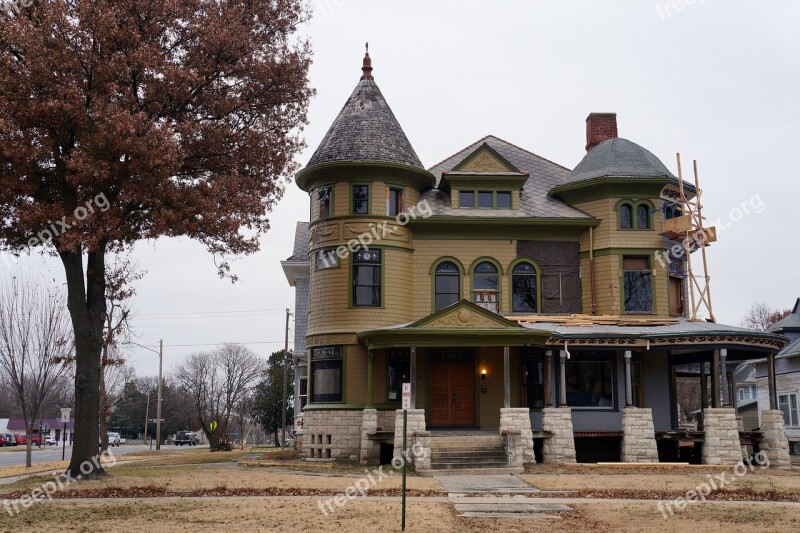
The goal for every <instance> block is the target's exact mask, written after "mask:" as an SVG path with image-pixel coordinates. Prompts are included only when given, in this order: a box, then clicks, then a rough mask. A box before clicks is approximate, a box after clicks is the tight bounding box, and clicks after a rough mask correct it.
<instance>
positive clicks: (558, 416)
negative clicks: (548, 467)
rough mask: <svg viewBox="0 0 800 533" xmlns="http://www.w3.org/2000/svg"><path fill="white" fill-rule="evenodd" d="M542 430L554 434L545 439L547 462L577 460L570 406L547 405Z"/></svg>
mask: <svg viewBox="0 0 800 533" xmlns="http://www.w3.org/2000/svg"><path fill="white" fill-rule="evenodd" d="M542 431H549V432H550V433H552V434H553V436H552V437H550V438H549V439H544V446H543V450H542V453H543V455H544V457H543V459H544V463H545V464H565V463H574V462H576V456H575V436H574V434H573V431H572V410H571V409H570V408H569V407H545V408H544V409H543V410H542Z"/></svg>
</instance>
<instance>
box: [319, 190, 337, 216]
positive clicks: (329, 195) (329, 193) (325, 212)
mask: <svg viewBox="0 0 800 533" xmlns="http://www.w3.org/2000/svg"><path fill="white" fill-rule="evenodd" d="M323 206H325V207H324V209H323ZM317 208H318V210H319V211H318V218H319V219H320V220H322V219H325V218H329V217H331V216H332V215H333V187H327V186H326V187H320V188H319V189H318V190H317Z"/></svg>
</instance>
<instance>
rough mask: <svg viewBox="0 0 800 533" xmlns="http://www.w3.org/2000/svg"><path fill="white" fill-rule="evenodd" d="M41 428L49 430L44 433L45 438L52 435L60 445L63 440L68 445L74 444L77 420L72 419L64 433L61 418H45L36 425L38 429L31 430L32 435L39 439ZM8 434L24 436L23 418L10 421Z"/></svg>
mask: <svg viewBox="0 0 800 533" xmlns="http://www.w3.org/2000/svg"><path fill="white" fill-rule="evenodd" d="M40 427H42V428H45V427H46V428H47V430H45V431H42V435H43V436H45V437H46V436H48V435H50V436H51V437H53V438H54V439H55V440H56V441H57V442H58V443H61V442H62V440H63V439H66V441H67V444H72V439H73V437H74V435H73V431H74V429H75V419H72V418H71V419H70V421H69V422H68V423H67V430H66V432H64V423H63V422H62V421H61V419H60V418H44V419H42V420H41V421H39V423H37V424H36V427H34V428H33V429H32V430H31V435H32V436H34V437H38V436H39V428H40ZM8 432H9V433H14V434H21V435H24V434H25V421H24V420H23V419H21V418H11V419H10V420H9V421H8Z"/></svg>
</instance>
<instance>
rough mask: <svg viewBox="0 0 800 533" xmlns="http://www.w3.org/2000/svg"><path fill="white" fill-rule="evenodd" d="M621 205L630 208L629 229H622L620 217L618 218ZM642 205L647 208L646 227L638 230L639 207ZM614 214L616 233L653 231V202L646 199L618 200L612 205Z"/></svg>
mask: <svg viewBox="0 0 800 533" xmlns="http://www.w3.org/2000/svg"><path fill="white" fill-rule="evenodd" d="M623 204H628V205H629V206H630V208H631V227H630V228H623V227H622V217H620V215H619V213H620V209H621V208H622V206H623ZM641 205H644V206H645V207H647V221H648V227H646V228H640V227H639V206H641ZM614 212H615V214H616V217H617V230H618V231H653V230H654V228H655V223H654V220H653V213H654V212H655V206H654V205H653V202H651V201H650V200H648V199H646V198H638V199H635V198H623V199H621V200H619V201H618V202H617V203H616V204H615V205H614Z"/></svg>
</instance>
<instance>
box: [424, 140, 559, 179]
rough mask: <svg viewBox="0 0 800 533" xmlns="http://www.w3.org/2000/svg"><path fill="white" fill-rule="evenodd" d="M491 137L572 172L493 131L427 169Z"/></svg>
mask: <svg viewBox="0 0 800 533" xmlns="http://www.w3.org/2000/svg"><path fill="white" fill-rule="evenodd" d="M489 138H491V139H495V140H497V141H500V142H502V143H505V144H507V145H509V146H511V147H513V148H516V149H517V150H522V151H523V152H525V153H526V154H530V155H532V156H534V157H537V158H539V159H541V160H542V161H546V162H548V163H550V164H552V165H555V166H557V167H560V168H562V169H564V170H566V171H567V172H572V169H571V168H567V167H565V166H564V165H562V164H561V163H556V162H555V161H553V160H552V159H547V158H546V157H542V156H540V155H539V154H537V153H536V152H531V151H530V150H528V149H527V148H523V147H521V146H519V145H517V144H514V143H512V142H509V141H507V140H505V139H503V138H502V137H498V136H497V135H493V134H491V133H490V134H488V135H484V136H483V137H481V138H480V139H478V140H477V141H475V142H472V143H470V144H468V145H466V146H465V147H464V148H462V149H460V150H457V151H456V152H453V153H452V154H450V155H449V156H447V157H445V158H444V159H442V160H441V161H439V162H438V163H436V164H434V165H431V166H430V167H428V169H427V170H428V171H430V170H431V169H434V168H436V167H438V166H439V165H441V164H443V163H444V162H445V161H447V160H448V159H450V158H453V157H455V156H456V155H458V154H460V153H461V152H463V151H464V150H467V149H469V148H471V147H472V146H475V145H478V144H480V143H482V142H486V139H489ZM501 155H502V154H501Z"/></svg>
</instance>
